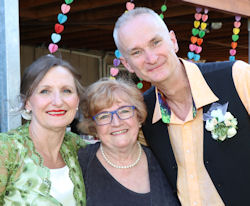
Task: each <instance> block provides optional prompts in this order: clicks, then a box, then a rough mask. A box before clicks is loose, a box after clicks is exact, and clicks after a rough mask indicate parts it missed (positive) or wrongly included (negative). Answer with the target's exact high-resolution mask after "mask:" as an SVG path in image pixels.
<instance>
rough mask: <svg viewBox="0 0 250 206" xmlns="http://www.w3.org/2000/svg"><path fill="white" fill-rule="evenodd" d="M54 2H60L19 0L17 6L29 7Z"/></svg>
mask: <svg viewBox="0 0 250 206" xmlns="http://www.w3.org/2000/svg"><path fill="white" fill-rule="evenodd" d="M54 2H58V3H59V2H60V1H59V0H42V1H38V0H19V8H20V9H29V8H34V7H38V6H44V5H46V4H51V3H54Z"/></svg>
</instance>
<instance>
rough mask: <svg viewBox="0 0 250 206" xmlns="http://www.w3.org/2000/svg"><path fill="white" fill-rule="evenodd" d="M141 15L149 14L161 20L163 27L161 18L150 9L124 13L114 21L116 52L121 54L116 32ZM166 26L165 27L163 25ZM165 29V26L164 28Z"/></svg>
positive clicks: (136, 9)
mask: <svg viewBox="0 0 250 206" xmlns="http://www.w3.org/2000/svg"><path fill="white" fill-rule="evenodd" d="M142 14H150V15H152V16H153V17H155V18H156V19H159V20H161V22H163V24H164V25H165V23H164V21H163V20H162V19H161V17H160V16H159V15H158V14H157V13H156V12H155V11H153V10H152V9H149V8H146V7H136V8H135V9H133V10H130V11H127V12H124V13H123V14H122V15H121V16H120V17H119V18H118V19H117V21H116V23H115V27H114V31H113V38H114V41H115V44H116V46H117V48H118V50H119V51H120V52H121V45H120V42H119V37H118V31H119V29H120V28H121V27H122V25H124V24H125V23H126V22H128V21H130V20H131V19H133V18H135V17H136V16H139V15H142ZM165 26H166V25H165ZM166 27H167V26H166Z"/></svg>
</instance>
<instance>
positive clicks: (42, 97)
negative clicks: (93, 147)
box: [0, 55, 86, 206]
mask: <svg viewBox="0 0 250 206" xmlns="http://www.w3.org/2000/svg"><path fill="white" fill-rule="evenodd" d="M79 80H80V75H79V74H78V73H77V71H76V70H75V69H74V68H73V67H72V66H71V65H70V64H69V63H68V62H66V61H64V60H62V59H60V58H57V57H55V56H53V55H46V56H42V57H41V58H39V59H38V60H36V61H35V62H34V63H32V64H31V65H30V66H29V67H28V68H27V69H26V70H25V72H24V74H23V78H22V83H21V92H20V93H21V100H22V105H23V106H22V109H23V112H22V116H23V117H25V118H26V119H29V120H30V121H28V122H27V123H26V124H25V125H23V126H21V127H19V128H17V129H15V130H12V131H10V132H8V133H1V134H0V205H39V206H40V205H47V206H59V205H60V206H61V205H77V206H78V205H79V206H80V205H81V206H82V205H85V203H86V201H85V187H84V183H83V178H82V173H81V169H80V166H79V162H78V160H77V151H78V149H79V148H80V147H83V146H85V142H84V141H83V140H82V139H81V138H80V137H79V136H77V135H76V134H74V133H71V132H65V131H66V127H67V125H69V124H70V123H71V122H72V120H73V119H74V117H75V114H76V111H77V109H78V105H79V104H80V103H81V101H82V100H83V94H84V93H83V92H84V90H83V87H82V86H81V84H80V82H79Z"/></svg>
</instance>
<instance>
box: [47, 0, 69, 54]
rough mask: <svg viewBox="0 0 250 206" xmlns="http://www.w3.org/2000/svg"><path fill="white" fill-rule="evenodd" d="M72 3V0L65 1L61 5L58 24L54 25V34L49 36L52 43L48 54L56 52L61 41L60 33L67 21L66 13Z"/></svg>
mask: <svg viewBox="0 0 250 206" xmlns="http://www.w3.org/2000/svg"><path fill="white" fill-rule="evenodd" d="M72 2H73V0H65V3H66V4H65V3H63V4H62V5H61V12H62V13H59V14H58V15H57V20H58V23H56V24H55V27H54V29H55V32H54V33H52V34H51V40H52V42H53V43H50V44H49V47H48V49H49V51H50V53H51V54H52V53H55V52H56V51H57V50H58V45H57V43H58V42H59V41H61V38H62V37H61V33H62V32H63V30H64V25H63V24H64V23H65V22H66V21H67V20H68V17H67V15H66V14H67V13H69V11H70V5H69V4H71V3H72Z"/></svg>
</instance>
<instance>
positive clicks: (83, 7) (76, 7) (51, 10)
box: [20, 0, 126, 19]
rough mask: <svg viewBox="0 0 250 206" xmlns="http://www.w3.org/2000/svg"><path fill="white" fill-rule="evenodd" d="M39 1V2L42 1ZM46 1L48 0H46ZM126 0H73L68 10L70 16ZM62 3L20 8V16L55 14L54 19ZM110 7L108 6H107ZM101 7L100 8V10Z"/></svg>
mask: <svg viewBox="0 0 250 206" xmlns="http://www.w3.org/2000/svg"><path fill="white" fill-rule="evenodd" d="M42 1H43V0H42ZM42 1H39V2H42ZM47 1H48V0H47ZM125 2H126V0H115V1H114V0H105V1H103V0H99V1H98V0H95V1H87V2H86V1H75V2H73V3H72V4H71V10H70V12H69V14H66V15H69V16H71V15H72V13H76V12H81V13H83V12H84V11H89V10H91V9H96V8H102V7H104V8H105V7H108V6H112V5H116V4H123V3H125ZM61 4H62V3H59V2H58V7H55V6H53V7H52V6H48V7H43V8H41V9H30V10H20V17H26V18H34V19H42V18H46V17H51V16H55V19H56V17H57V14H58V13H60V12H61V9H60V6H61ZM109 9H110V8H109ZM101 11H102V9H100V12H101Z"/></svg>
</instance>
